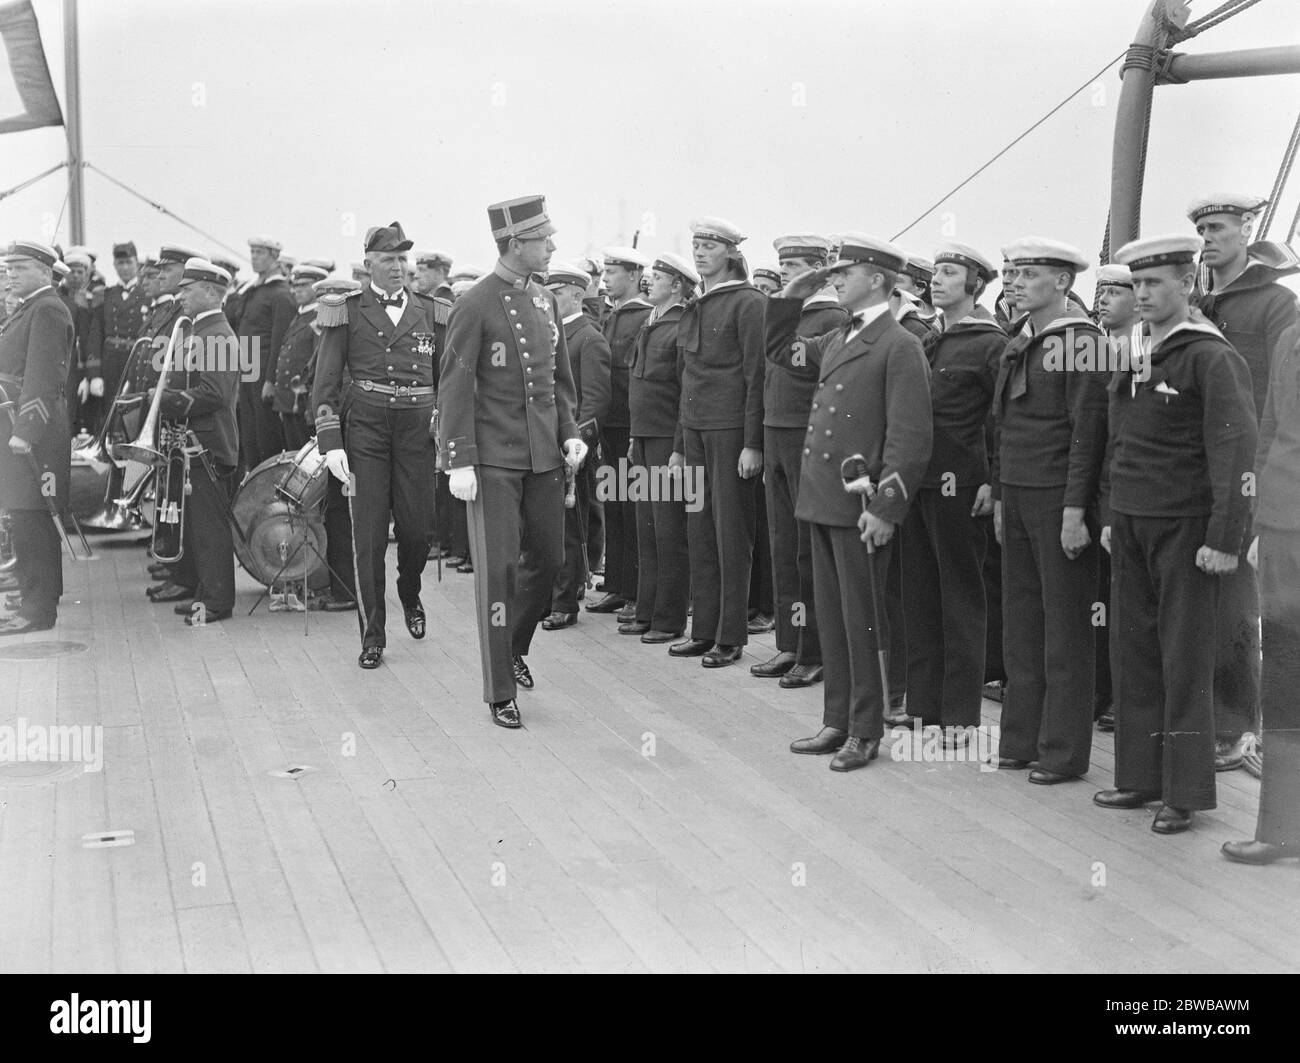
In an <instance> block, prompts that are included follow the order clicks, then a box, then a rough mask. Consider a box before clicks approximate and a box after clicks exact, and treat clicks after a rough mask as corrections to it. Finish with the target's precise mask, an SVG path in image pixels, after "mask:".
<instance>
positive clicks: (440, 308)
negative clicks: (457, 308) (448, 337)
mask: <svg viewBox="0 0 1300 1063" xmlns="http://www.w3.org/2000/svg"><path fill="white" fill-rule="evenodd" d="M411 294H412V295H415V296H417V297H418V298H419V299H421V300H422V301H423V302H424V303H426V304H429V305H428V310H429V313H430V314H432V315H433V323H434V324H435V325H445V324H446V323H447V319H448V316H449V315H450V314H451V302H450V301H449V300H447V299H443V298H442V297H441V296H438V295H430V294H429V293H428V292H417V291H415V290H414V289H411Z"/></svg>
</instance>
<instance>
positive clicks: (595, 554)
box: [587, 492, 605, 573]
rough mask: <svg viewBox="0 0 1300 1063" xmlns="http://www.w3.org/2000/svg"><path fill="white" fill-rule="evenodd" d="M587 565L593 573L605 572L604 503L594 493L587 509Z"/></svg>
mask: <svg viewBox="0 0 1300 1063" xmlns="http://www.w3.org/2000/svg"><path fill="white" fill-rule="evenodd" d="M587 563H588V564H589V565H591V570H592V571H593V572H601V573H603V572H604V571H605V503H604V502H602V501H601V500H600V499H599V498H597V497H596V495H595V492H592V496H591V505H589V506H588V507H587Z"/></svg>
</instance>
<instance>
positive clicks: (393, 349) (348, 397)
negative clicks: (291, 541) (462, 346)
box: [311, 222, 451, 668]
mask: <svg viewBox="0 0 1300 1063" xmlns="http://www.w3.org/2000/svg"><path fill="white" fill-rule="evenodd" d="M410 249H411V241H410V240H408V239H407V238H406V234H405V233H404V232H402V227H401V225H399V224H398V223H397V222H392V223H391V224H389V225H385V226H380V227H378V228H374V229H371V230H370V231H369V232H368V233H367V234H366V242H365V250H366V266H367V271H368V276H369V282H368V284H367V285H366V286H365V287H364V288H362V289H360V290H358V291H356V292H353V293H352V294H351V295H322V296H321V297H320V305H319V308H318V309H317V311H316V324H317V325H318V326H320V329H321V338H320V346H319V348H318V350H317V354H316V377H315V380H314V382H313V385H312V400H311V404H312V408H313V409H314V410H315V411H316V439H317V443H318V445H319V447H320V449H321V452H322V453H323V454H324V455H325V461H326V464H327V465H328V466H329V470H330V472H331V473H333V474H334V476H335V477H336V478H337V479H338V480H339V481H340V482H342V483H343V485H344V491H345V494H348V496H349V498H350V500H351V501H352V503H353V504H352V553H353V558H354V561H355V566H356V591H357V603H358V605H359V606H360V613H359V620H360V624H361V656H360V658H359V659H358V663H359V664H360V665H361V667H362V668H378V667H379V664H380V661H381V660H382V658H383V655H384V644H385V641H386V638H385V634H384V620H385V611H384V554H385V553H386V552H387V550H388V518H389V514H390V513H391V514H392V517H393V529H394V532H395V534H396V536H397V596H398V598H399V599H400V600H401V603H402V610H403V613H404V614H405V618H406V628H407V630H408V631H409V632H410V633H411V637H412V638H417V639H422V638H424V630H425V615H424V606H423V605H422V604H421V602H420V575H421V573H423V572H424V562H425V560H426V559H427V558H428V556H429V541H430V537H431V536H432V535H433V477H432V476H431V475H430V469H431V467H432V465H433V462H434V451H433V440H432V428H431V422H432V419H433V411H434V405H435V402H436V377H435V369H434V366H435V365H436V361H435V360H436V358H437V357H438V353H439V351H440V350H441V349H442V345H443V340H444V335H445V329H446V324H447V316H448V313H449V311H450V309H451V307H450V304H448V303H446V302H444V301H443V300H441V299H435V298H433V297H432V296H428V295H422V294H420V293H419V292H416V291H413V290H411V289H409V288H407V287H405V281H406V252H407V251H409V250H410ZM345 371H346V374H347V376H348V377H349V378H350V379H351V386H350V387H348V388H347V389H346V392H345V391H344V374H345Z"/></svg>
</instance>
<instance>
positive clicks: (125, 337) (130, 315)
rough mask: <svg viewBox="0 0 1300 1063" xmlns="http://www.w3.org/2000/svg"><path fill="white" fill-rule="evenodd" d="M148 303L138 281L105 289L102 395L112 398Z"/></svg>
mask: <svg viewBox="0 0 1300 1063" xmlns="http://www.w3.org/2000/svg"><path fill="white" fill-rule="evenodd" d="M147 312H148V304H147V303H146V302H145V297H144V289H143V288H142V287H141V286H140V282H139V281H138V280H133V281H131V283H130V284H119V285H114V286H113V287H112V288H109V289H108V290H107V291H105V292H104V347H103V353H102V355H101V358H100V375H101V376H103V378H104V395H105V398H107V399H109V400H111V399H112V397H113V395H114V394H115V393H116V392H117V387H118V385H119V384H120V383H121V382H122V373H123V371H124V370H125V369H126V360H127V358H128V357H129V355H130V353H131V344H133V343H134V342H135V339H136V337H137V336H138V335H139V334H140V328H141V326H143V325H144V321H145V315H146V313H147Z"/></svg>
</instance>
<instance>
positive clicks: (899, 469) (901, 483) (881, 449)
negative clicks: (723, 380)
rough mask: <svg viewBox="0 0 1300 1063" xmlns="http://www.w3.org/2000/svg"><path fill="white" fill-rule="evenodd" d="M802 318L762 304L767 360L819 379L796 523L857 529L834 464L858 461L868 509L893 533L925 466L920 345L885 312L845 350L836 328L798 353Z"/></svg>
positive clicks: (853, 505)
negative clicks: (867, 482) (867, 479)
mask: <svg viewBox="0 0 1300 1063" xmlns="http://www.w3.org/2000/svg"><path fill="white" fill-rule="evenodd" d="M801 311H802V306H801V305H800V303H799V301H798V300H795V299H782V298H780V297H773V298H772V299H770V300H768V305H767V326H766V332H767V357H768V358H769V359H770V360H771V361H773V362H775V363H776V364H778V365H783V366H786V367H787V368H789V369H791V370H793V371H795V372H797V373H799V374H800V375H802V376H808V375H810V374H816V378H817V388H816V390H815V391H814V394H813V404H812V409H811V413H810V416H809V421H808V426H807V442H806V444H805V446H804V450H803V460H802V462H801V464H800V472H799V497H798V498H797V499H796V500H795V512H794V515H795V516H796V517H797V518H798V519H799V520H806V521H812V522H814V523H817V524H827V525H830V526H832V527H840V528H849V527H855V526H856V525H857V523H858V517H859V516H860V515H861V513H862V503H861V500H860V499H859V497H858V496H857V495H854V494H850V493H849V492H847V491H845V490H844V482H843V480H842V479H841V478H840V463H841V462H842V461H843V460H844V459H845V458H846V457H849V456H850V455H853V454H861V455H862V456H863V457H864V458H866V460H867V465H868V466H869V467H870V468H871V469H872V470H873V473H874V476H873V478H874V480H875V482H876V483H877V490H876V496H875V498H874V499H872V501H871V503H870V505H869V506H868V509H869V510H870V512H872V513H873V514H875V515H876V516H877V517H879V518H881V519H882V520H887V521H890V522H892V523H894V524H900V523H902V520H903V518H904V517H905V516H907V510H908V507H909V506H910V505H911V501H912V499H913V498H914V497H915V496H916V491H917V488H918V487H919V486H920V484H921V477H922V474H923V473H924V472H925V468H926V465H927V464H928V463H929V460H930V446H931V434H932V428H931V420H930V386H929V381H928V380H927V377H928V376H929V371H928V369H927V368H926V363H925V355H924V353H923V352H922V350H921V342H920V340H918V339H917V338H916V337H915V336H913V335H911V334H910V333H909V332H908V331H907V330H906V329H904V328H903V326H902V325H900V324H899V323H898V322H897V321H895V320H894V317H893V315H892V314H891V313H890V312H889V311H888V309H886V310H885V312H884V313H882V314H881V315H880V316H879V317H877V318H876V319H875V320H874V321H872V322H871V323H870V324H869V325H867V327H866V328H864V329H863V330H862V331H861V332H859V333H858V334H857V335H856V336H854V337H853V339H852V340H846V337H847V336H848V330H847V328H840V329H836V330H835V331H834V332H829V333H826V334H825V335H822V336H817V337H811V338H805V339H803V341H802V345H801V346H799V347H796V346H795V340H796V335H797V331H798V328H799V316H800V313H801ZM800 352H802V356H800Z"/></svg>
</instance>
